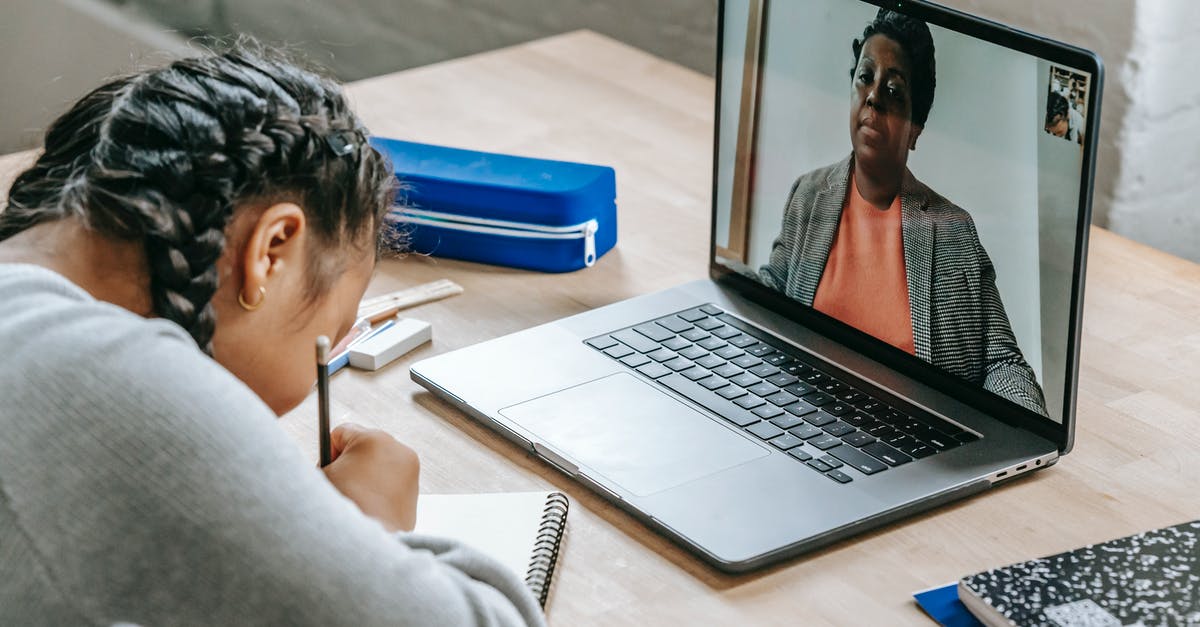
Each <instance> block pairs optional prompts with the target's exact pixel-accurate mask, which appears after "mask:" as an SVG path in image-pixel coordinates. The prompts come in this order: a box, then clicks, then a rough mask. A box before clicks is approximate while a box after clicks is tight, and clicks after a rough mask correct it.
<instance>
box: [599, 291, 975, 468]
mask: <svg viewBox="0 0 1200 627" xmlns="http://www.w3.org/2000/svg"><path fill="white" fill-rule="evenodd" d="M586 344H588V345H589V346H591V347H592V348H594V349H596V350H598V351H601V352H603V353H604V354H605V355H608V356H609V357H611V358H613V359H616V360H618V361H620V362H621V363H623V364H625V365H626V366H629V367H630V368H633V369H635V370H637V371H638V372H639V373H641V374H642V375H643V376H645V377H646V378H648V379H651V380H653V381H655V382H656V383H658V384H659V385H662V386H664V387H666V388H668V389H670V390H672V391H674V392H676V393H678V394H680V395H682V396H684V397H685V398H688V399H690V400H692V401H694V402H695V403H697V404H698V405H700V406H702V407H705V408H707V409H709V410H710V411H712V412H713V413H715V414H716V415H718V416H720V417H721V418H724V419H725V420H727V421H729V422H731V423H733V424H735V425H737V426H738V427H740V428H742V429H743V430H745V431H747V432H748V433H750V434H751V435H753V436H754V437H756V438H758V439H760V440H763V441H765V442H767V443H768V444H770V445H771V446H774V447H775V448H777V449H779V450H780V451H783V452H786V453H787V454H788V455H789V456H791V457H792V458H793V459H795V460H796V461H797V462H800V463H803V464H804V465H806V466H808V467H809V468H812V469H813V470H816V471H817V472H820V473H822V474H824V475H825V476H826V477H829V478H830V479H832V480H834V481H836V482H838V483H850V482H851V481H852V480H853V479H854V478H855V475H854V474H852V473H849V472H847V470H848V469H854V471H857V472H858V473H861V475H874V474H876V473H880V472H884V471H887V470H888V469H890V468H893V467H896V466H901V465H903V464H907V463H908V462H911V461H913V460H914V459H922V458H925V457H929V456H930V455H935V454H937V453H940V452H942V451H946V450H949V449H952V448H954V447H956V446H959V445H961V444H965V443H967V442H971V441H973V440H976V439H977V436H975V435H974V434H971V433H969V432H967V431H964V430H963V429H962V428H960V427H958V426H956V425H954V424H952V423H950V422H947V421H945V420H942V419H940V418H937V417H935V416H931V415H928V414H925V413H924V412H917V411H913V410H904V409H900V408H898V407H896V406H895V405H896V404H889V403H888V402H885V401H884V400H880V399H879V398H877V397H875V396H872V395H871V394H870V393H869V392H870V390H869V389H867V388H866V387H865V386H856V385H852V384H850V383H847V381H846V380H847V379H848V377H845V376H838V375H834V374H831V368H829V367H828V366H827V365H824V364H820V365H818V364H819V362H817V361H816V360H814V359H813V358H812V356H810V355H808V354H806V353H804V352H802V351H799V350H797V349H796V348H794V347H792V346H789V345H788V344H787V343H786V342H783V341H782V340H780V339H779V338H777V337H775V336H773V335H771V334H770V333H768V332H767V331H764V330H762V329H760V328H758V327H756V326H754V325H751V324H749V323H747V322H746V321H744V320H741V319H739V318H736V317H734V316H731V315H729V314H727V313H725V312H724V311H722V310H721V309H720V308H718V307H716V306H714V305H711V304H709V305H704V306H702V307H695V308H692V309H687V310H684V311H681V312H678V313H675V314H672V315H669V316H665V317H662V318H658V319H655V320H650V321H648V322H645V323H643V324H639V325H636V326H633V327H629V328H625V329H621V330H619V331H615V332H613V333H608V334H605V335H601V336H599V337H594V338H591V339H589V340H586ZM860 388H861V389H860ZM861 475H858V476H861Z"/></svg>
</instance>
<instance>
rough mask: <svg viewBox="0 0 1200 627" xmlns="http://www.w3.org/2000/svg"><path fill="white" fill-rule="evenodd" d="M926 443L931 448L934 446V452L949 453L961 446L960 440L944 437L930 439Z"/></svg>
mask: <svg viewBox="0 0 1200 627" xmlns="http://www.w3.org/2000/svg"><path fill="white" fill-rule="evenodd" d="M925 443H926V444H928V445H929V446H932V447H933V448H934V450H938V451H947V450H950V449H952V448H954V447H956V446H958V445H959V444H960V442H959V441H958V440H955V439H954V438H948V437H946V436H944V435H939V436H937V437H932V438H929V439H927V440H925Z"/></svg>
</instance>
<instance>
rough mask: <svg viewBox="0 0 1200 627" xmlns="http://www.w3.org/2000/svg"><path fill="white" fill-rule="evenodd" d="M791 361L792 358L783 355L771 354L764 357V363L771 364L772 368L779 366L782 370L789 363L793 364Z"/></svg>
mask: <svg viewBox="0 0 1200 627" xmlns="http://www.w3.org/2000/svg"><path fill="white" fill-rule="evenodd" d="M791 360H792V358H791V357H788V356H787V355H785V354H783V353H771V354H770V355H767V356H766V357H763V361H765V362H767V363H768V364H771V365H772V366H779V367H781V368H782V367H783V366H786V365H787V364H788V363H789V362H791Z"/></svg>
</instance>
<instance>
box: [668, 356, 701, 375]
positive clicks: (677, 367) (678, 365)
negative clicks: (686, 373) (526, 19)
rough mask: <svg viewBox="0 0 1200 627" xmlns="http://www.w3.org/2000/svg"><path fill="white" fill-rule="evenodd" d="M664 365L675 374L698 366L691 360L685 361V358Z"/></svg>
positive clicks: (678, 358)
mask: <svg viewBox="0 0 1200 627" xmlns="http://www.w3.org/2000/svg"><path fill="white" fill-rule="evenodd" d="M663 365H664V366H666V367H668V368H670V369H671V370H674V371H675V372H680V371H683V370H687V369H688V368H691V367H692V366H694V365H696V364H695V363H693V362H692V360H690V359H684V358H683V357H676V358H675V359H672V360H671V361H664V362H663Z"/></svg>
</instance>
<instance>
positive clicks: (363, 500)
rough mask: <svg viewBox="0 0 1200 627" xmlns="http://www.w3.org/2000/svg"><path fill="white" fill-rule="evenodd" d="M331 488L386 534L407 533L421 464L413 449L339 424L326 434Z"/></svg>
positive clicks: (413, 513)
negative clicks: (384, 528) (379, 524)
mask: <svg viewBox="0 0 1200 627" xmlns="http://www.w3.org/2000/svg"><path fill="white" fill-rule="evenodd" d="M330 444H331V449H332V453H333V461H332V462H330V463H329V465H328V466H326V467H325V468H324V469H323V470H324V471H325V476H326V477H328V478H329V481H330V483H332V484H333V485H334V487H336V488H337V489H338V491H339V492H341V493H342V494H344V495H345V496H346V498H349V499H350V500H351V501H354V503H355V505H358V508H359V509H361V510H362V512H363V513H364V514H366V515H368V516H370V517H372V518H375V519H377V520H379V521H380V522H382V523H383V526H384V527H386V528H388V530H390V531H397V530H404V531H412V528H413V525H415V524H416V522H417V477H418V475H419V474H420V470H421V463H420V461H419V460H418V459H417V454H416V453H415V452H413V450H412V449H410V448H408V447H407V446H405V445H403V444H401V443H400V442H398V441H397V440H396V439H395V438H393V437H392V436H390V435H388V434H387V433H385V432H383V431H380V430H379V429H367V428H366V427H363V426H361V425H356V424H353V423H346V424H342V425H339V426H338V427H337V428H336V429H334V430H333V432H332V433H331V434H330Z"/></svg>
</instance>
